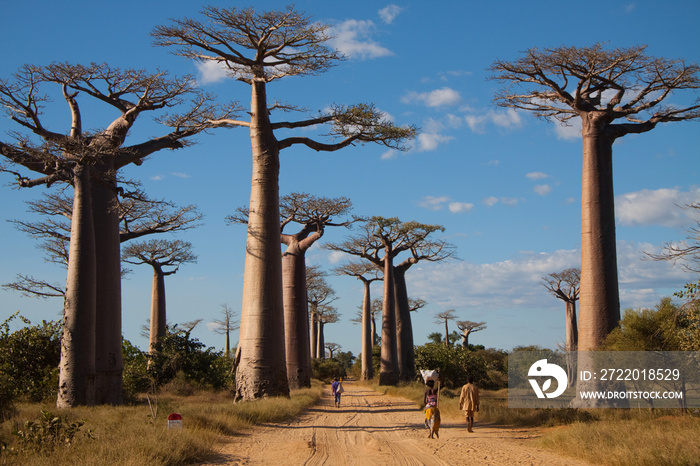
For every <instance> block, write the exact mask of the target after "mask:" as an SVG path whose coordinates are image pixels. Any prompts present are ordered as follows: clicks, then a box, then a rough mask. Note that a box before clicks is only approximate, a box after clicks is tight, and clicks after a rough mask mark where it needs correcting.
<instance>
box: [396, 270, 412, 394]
mask: <svg viewBox="0 0 700 466" xmlns="http://www.w3.org/2000/svg"><path fill="white" fill-rule="evenodd" d="M406 270H407V267H395V268H394V291H395V293H394V295H395V300H396V302H395V306H394V309H395V310H396V343H397V344H396V351H397V355H398V364H399V379H400V380H401V381H402V382H408V381H411V380H413V379H414V378H415V377H416V356H415V352H414V349H413V325H412V324H411V309H410V307H409V304H408V291H407V290H406Z"/></svg>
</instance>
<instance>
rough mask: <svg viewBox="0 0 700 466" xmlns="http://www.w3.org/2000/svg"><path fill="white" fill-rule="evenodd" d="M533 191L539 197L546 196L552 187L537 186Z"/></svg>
mask: <svg viewBox="0 0 700 466" xmlns="http://www.w3.org/2000/svg"><path fill="white" fill-rule="evenodd" d="M533 190H534V191H535V192H536V193H537V194H539V195H540V196H546V195H547V194H549V193H550V192H552V187H551V186H550V185H548V184H538V185H537V186H535V187H534V188H533Z"/></svg>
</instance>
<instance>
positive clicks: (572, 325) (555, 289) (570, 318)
mask: <svg viewBox="0 0 700 466" xmlns="http://www.w3.org/2000/svg"><path fill="white" fill-rule="evenodd" d="M542 281H544V283H543V285H544V287H545V288H546V289H547V291H549V292H550V293H551V294H552V295H553V296H554V297H555V298H557V299H561V300H562V301H564V302H565V303H566V343H565V345H566V346H565V347H564V348H565V350H566V351H576V349H577V348H578V323H577V322H576V301H578V297H579V291H580V288H581V270H579V269H576V268H572V269H566V270H562V271H561V272H555V273H550V274H549V275H547V276H546V277H542Z"/></svg>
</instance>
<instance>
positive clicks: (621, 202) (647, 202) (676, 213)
mask: <svg viewBox="0 0 700 466" xmlns="http://www.w3.org/2000/svg"><path fill="white" fill-rule="evenodd" d="M698 199H700V188H695V189H691V190H689V191H687V192H683V191H680V190H679V189H678V188H672V189H667V188H662V189H656V190H651V189H643V190H641V191H636V192H632V193H627V194H622V195H620V196H616V198H615V215H616V217H617V220H618V221H619V222H620V224H622V225H626V226H635V225H662V226H666V227H681V226H689V225H692V224H693V223H694V222H695V221H697V219H694V216H693V215H694V214H695V213H696V210H695V209H684V208H682V207H685V206H686V205H688V204H690V203H692V202H697V201H698Z"/></svg>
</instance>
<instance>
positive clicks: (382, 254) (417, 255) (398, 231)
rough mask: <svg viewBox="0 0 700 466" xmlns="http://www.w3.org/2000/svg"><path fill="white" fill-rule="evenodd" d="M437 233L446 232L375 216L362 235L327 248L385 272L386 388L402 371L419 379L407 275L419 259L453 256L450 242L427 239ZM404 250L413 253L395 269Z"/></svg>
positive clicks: (381, 376) (383, 366)
mask: <svg viewBox="0 0 700 466" xmlns="http://www.w3.org/2000/svg"><path fill="white" fill-rule="evenodd" d="M435 231H443V228H442V227H441V226H439V225H425V224H422V223H418V222H401V221H400V220H399V219H398V218H384V217H372V218H371V219H369V220H368V221H367V222H365V223H364V224H363V225H362V231H361V232H360V233H358V234H356V235H353V236H352V237H350V238H348V239H347V240H345V241H344V242H342V243H337V244H328V245H327V246H326V247H327V248H328V249H331V250H334V251H341V252H345V253H347V254H350V255H353V256H358V257H360V258H362V259H365V260H367V261H369V262H370V263H372V264H374V266H375V267H377V268H379V269H381V270H383V274H384V291H383V295H382V303H383V305H382V357H381V359H382V364H381V366H380V374H379V383H380V384H382V385H396V384H398V382H399V379H400V378H401V373H402V372H403V374H404V377H405V378H406V379H412V378H413V377H414V376H415V362H414V358H413V330H412V327H411V317H410V308H409V305H408V295H407V293H406V292H405V279H404V273H405V271H406V270H407V269H408V268H409V267H410V266H411V265H412V264H414V263H416V262H418V261H419V260H422V259H427V260H439V259H438V258H439V257H442V258H445V257H448V256H449V254H451V252H450V253H449V254H447V255H445V254H446V253H447V252H448V251H451V247H450V246H449V245H448V244H447V243H444V242H439V241H430V240H428V239H427V237H428V236H429V235H430V234H431V233H433V232H435ZM404 251H410V252H411V256H410V257H409V258H408V259H406V260H404V262H402V263H401V264H399V265H398V266H394V259H395V258H396V257H397V256H398V255H399V254H400V253H402V252H404ZM397 276H398V279H397V278H396V277H397ZM397 283H398V285H397ZM397 287H398V288H397ZM397 289H398V290H399V293H397ZM397 311H400V312H398V313H397ZM399 341H400V342H401V344H400V345H399ZM399 346H401V349H402V351H401V355H399ZM402 369H403V370H402Z"/></svg>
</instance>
